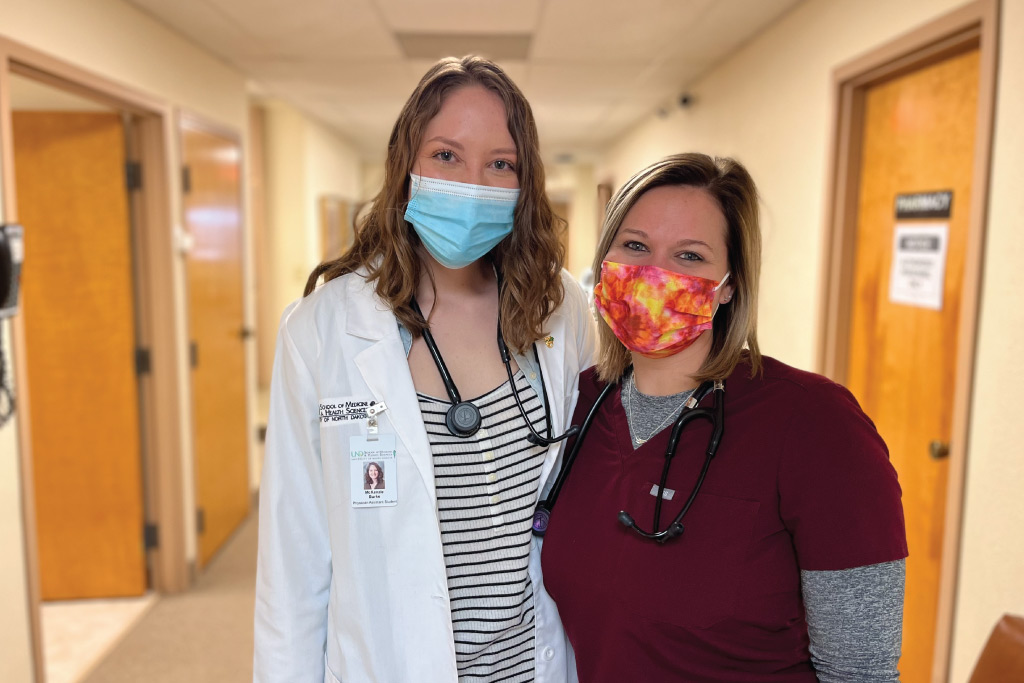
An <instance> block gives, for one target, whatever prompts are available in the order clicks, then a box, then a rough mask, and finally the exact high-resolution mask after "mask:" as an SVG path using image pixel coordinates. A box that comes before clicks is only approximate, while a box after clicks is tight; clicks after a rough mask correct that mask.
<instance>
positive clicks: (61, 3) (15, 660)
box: [0, 0, 247, 683]
mask: <svg viewBox="0 0 1024 683" xmlns="http://www.w3.org/2000/svg"><path fill="white" fill-rule="evenodd" d="M0 18H2V19H0V35H3V36H4V37H7V38H11V39H13V40H16V41H18V42H20V43H23V44H26V45H28V46H30V47H32V48H34V49H36V50H38V51H40V52H44V53H46V54H48V55H50V56H52V57H57V58H59V59H62V60H64V61H66V62H69V63H72V64H74V65H76V66H78V67H81V68H84V69H86V70H88V71H91V72H93V73H95V74H98V75H100V76H102V77H104V78H106V79H109V80H113V81H117V82H120V83H122V84H124V85H127V86H130V87H133V88H135V89H137V90H139V91H141V92H144V93H146V94H148V95H151V96H155V97H158V98H161V99H163V100H164V101H166V102H168V103H171V104H173V105H175V106H178V107H181V108H183V109H186V110H189V111H191V112H194V113H196V114H199V115H201V116H203V117H206V118H208V119H210V120H211V121H213V122H216V123H218V124H220V125H222V126H225V127H228V128H231V129H233V130H235V131H237V132H238V133H239V134H240V135H241V136H242V137H243V139H244V135H245V130H246V125H247V122H246V111H247V109H246V108H247V97H246V90H245V81H244V79H243V78H242V76H241V75H240V74H239V73H237V72H236V71H234V70H233V69H231V68H230V67H228V66H227V65H225V64H224V63H222V62H220V61H219V60H217V59H214V58H213V57H211V56H210V55H209V54H207V53H205V52H203V51H201V50H199V49H198V48H196V47H195V46H194V45H193V44H192V43H190V42H188V41H186V40H184V39H183V38H181V37H179V36H178V35H177V34H175V33H173V32H171V31H170V30H168V29H167V28H165V27H164V26H163V25H162V24H159V23H158V22H156V21H154V20H153V19H151V18H150V17H149V16H148V15H146V14H144V13H142V12H140V11H138V10H137V9H135V8H134V7H132V6H131V5H128V4H127V3H124V2H121V1H120V0H90V1H89V2H82V1H81V0H32V2H24V1H23V0H0ZM177 152H178V151H177V150H176V149H175V150H172V155H173V160H174V163H175V165H177ZM172 184H173V185H174V192H175V194H174V196H178V194H177V177H176V175H172ZM172 216H173V220H174V223H175V224H176V225H180V224H181V207H180V203H178V202H173V204H172ZM175 277H176V298H177V309H176V316H177V318H178V320H179V323H180V329H181V332H182V334H181V337H180V339H179V349H180V357H179V377H180V378H181V380H182V382H183V383H184V386H186V387H187V386H188V384H187V380H188V365H187V357H186V352H187V345H186V344H185V325H184V320H185V308H184V301H185V298H184V289H183V281H184V278H183V270H182V268H181V262H180V261H178V262H177V268H176V273H175ZM8 348H9V347H8ZM181 414H182V424H181V428H182V432H183V433H184V434H189V433H191V422H190V419H189V415H190V409H189V397H188V394H187V391H186V392H185V393H184V394H183V397H182V411H181ZM16 444H17V435H16V429H15V427H14V426H13V424H9V425H8V426H6V427H5V428H4V429H3V430H0V493H2V497H0V538H2V539H3V540H4V541H8V542H6V543H5V545H4V546H3V547H4V548H5V552H4V560H3V562H2V563H0V604H3V605H4V606H5V609H4V618H3V620H0V621H2V627H0V662H2V664H0V679H2V680H4V681H11V683H22V682H23V681H29V680H31V652H30V649H29V647H28V638H29V635H28V620H27V617H26V618H24V619H22V614H23V612H22V610H20V609H17V608H14V609H9V608H8V606H10V605H15V606H17V605H22V604H24V603H25V594H24V581H25V577H24V556H23V554H22V553H23V543H22V539H21V535H22V534H21V529H22V519H21V514H20V509H21V492H20V481H19V475H18V469H17V458H18V455H17V446H16ZM183 445H184V449H185V452H184V454H183V456H184V457H183V461H184V468H185V472H184V475H185V481H186V482H192V481H193V479H192V468H191V463H192V458H191V448H190V446H191V444H190V442H189V441H188V439H185V440H183ZM187 494H188V498H189V500H187V501H186V507H185V517H186V523H185V528H186V530H187V533H188V537H187V539H186V541H187V552H188V554H189V557H194V556H195V548H196V543H195V533H194V528H195V527H194V524H193V521H194V513H193V510H194V507H193V504H192V502H191V500H192V499H193V491H192V490H191V487H189V490H188V491H187ZM9 537H10V538H9Z"/></svg>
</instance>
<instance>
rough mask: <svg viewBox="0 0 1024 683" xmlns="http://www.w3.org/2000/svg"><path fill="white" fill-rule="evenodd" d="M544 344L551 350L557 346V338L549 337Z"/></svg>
mask: <svg viewBox="0 0 1024 683" xmlns="http://www.w3.org/2000/svg"><path fill="white" fill-rule="evenodd" d="M544 344H545V345H547V347H548V348H549V349H550V348H551V347H553V346H554V345H555V338H554V337H552V336H548V337H547V338H546V339H545V340H544Z"/></svg>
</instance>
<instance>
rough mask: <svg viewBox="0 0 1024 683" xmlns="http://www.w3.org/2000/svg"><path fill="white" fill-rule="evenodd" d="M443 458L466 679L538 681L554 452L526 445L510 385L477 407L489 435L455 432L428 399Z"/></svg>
mask: <svg viewBox="0 0 1024 683" xmlns="http://www.w3.org/2000/svg"><path fill="white" fill-rule="evenodd" d="M515 383H516V387H517V390H518V392H519V396H520V399H521V400H522V402H523V407H524V409H525V410H526V414H527V415H528V416H529V419H530V421H531V422H532V423H533V425H534V429H536V430H537V431H538V432H540V433H543V431H544V430H545V429H546V420H545V417H544V407H543V405H542V404H541V401H540V399H539V398H538V397H537V393H536V392H535V391H534V390H533V388H532V387H530V384H529V383H528V382H527V381H526V377H525V376H524V375H523V372H522V371H519V372H518V373H517V374H516V376H515ZM419 400H420V410H421V412H422V413H423V422H424V424H425V425H426V428H427V437H428V438H429V440H430V451H431V453H432V455H433V459H434V485H435V488H436V490H437V507H438V519H439V521H440V525H441V544H442V547H443V551H444V557H445V565H446V567H447V572H448V593H449V597H450V601H451V610H452V627H453V629H454V632H455V653H456V661H457V663H458V668H459V680H460V681H467V682H473V683H484V682H486V683H497V682H498V681H502V682H504V683H524V682H531V681H533V680H534V647H535V643H534V611H533V584H532V583H531V581H530V575H529V572H528V567H529V561H530V542H531V531H530V529H531V523H532V520H533V509H534V506H535V505H536V504H537V489H538V485H539V480H540V475H541V468H542V466H543V464H544V454H545V451H546V449H545V448H544V447H543V446H535V445H533V444H531V443H530V442H528V441H527V440H526V435H527V434H528V433H529V432H528V430H527V427H526V422H525V421H524V420H523V417H522V415H521V414H520V412H519V409H518V408H517V407H516V403H515V398H514V396H513V395H512V389H511V385H510V384H509V383H508V382H506V383H504V384H502V385H501V386H500V387H498V388H497V389H494V390H493V391H491V392H488V393H487V394H484V395H483V396H481V397H479V398H476V399H473V400H472V402H473V403H474V404H476V406H477V407H478V408H479V409H480V414H481V419H482V421H481V427H480V430H479V431H478V432H477V433H476V434H474V435H473V436H471V437H469V438H465V439H463V438H459V437H456V436H452V435H451V434H450V433H449V432H448V429H447V428H446V427H445V421H444V418H445V413H446V411H447V410H448V407H449V406H450V405H451V404H450V403H448V402H447V401H441V400H439V399H435V398H431V397H429V396H424V395H422V394H420V395H419Z"/></svg>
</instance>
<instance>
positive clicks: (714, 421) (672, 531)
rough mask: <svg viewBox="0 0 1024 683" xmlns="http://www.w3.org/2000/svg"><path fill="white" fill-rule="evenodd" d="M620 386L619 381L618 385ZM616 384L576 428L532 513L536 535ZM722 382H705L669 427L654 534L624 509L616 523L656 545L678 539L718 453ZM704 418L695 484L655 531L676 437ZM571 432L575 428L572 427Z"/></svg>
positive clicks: (722, 416)
mask: <svg viewBox="0 0 1024 683" xmlns="http://www.w3.org/2000/svg"><path fill="white" fill-rule="evenodd" d="M620 384H621V382H620ZM615 386H616V385H615V384H608V385H607V386H605V388H604V389H603V390H602V391H601V393H600V394H599V395H598V397H597V401H595V402H594V405H593V407H591V409H590V411H589V412H588V413H587V417H586V419H585V420H583V426H582V427H581V428H579V430H578V431H579V436H578V437H577V438H576V440H575V441H574V442H573V444H572V447H571V448H570V449H569V451H568V452H567V453H566V454H565V459H564V460H563V461H562V468H561V469H560V470H559V472H558V478H556V479H555V483H554V485H552V487H551V490H550V491H549V492H548V497H547V498H545V499H544V500H542V501H541V502H540V503H538V504H537V509H536V511H535V512H534V513H533V533H534V534H535V535H537V536H543V535H544V534H545V533H546V532H547V530H548V523H549V522H550V520H551V511H552V509H554V507H555V501H556V500H557V499H558V494H559V492H560V491H561V490H562V485H563V484H565V480H566V479H567V478H568V476H569V470H570V469H571V468H572V464H573V461H574V460H576V455H577V454H578V453H579V451H580V446H582V444H583V439H584V438H586V435H587V432H588V431H589V430H590V423H591V422H593V420H594V416H595V415H597V411H598V409H599V408H600V407H601V404H602V403H603V402H604V400H605V398H607V397H608V394H609V393H611V391H612V389H614V388H615ZM712 392H714V394H715V396H714V404H713V405H712V407H711V408H697V406H698V405H699V404H700V402H701V401H703V400H704V398H705V397H706V396H707V395H708V394H709V393H712ZM724 396H725V382H723V381H722V380H713V381H712V380H708V381H707V382H704V383H703V384H701V385H700V386H699V387H697V390H696V391H695V392H694V393H693V396H691V397H690V398H689V399H688V400H687V401H686V407H684V408H683V410H682V412H680V413H679V417H677V418H676V421H675V424H674V425H673V426H672V434H671V436H670V437H669V440H668V446H666V447H665V464H664V466H663V467H662V469H661V481H660V483H659V484H658V498H657V502H655V504H654V531H652V532H651V531H644V530H643V529H641V528H640V527H639V526H637V523H636V522H635V521H634V520H633V517H632V516H631V515H630V514H629V513H628V512H626V511H625V510H621V511H619V522H621V523H622V524H623V526H626V527H627V528H629V529H632V530H633V531H635V532H636V533H637V534H639V535H640V536H643V537H644V538H649V539H651V540H652V541H657V542H658V543H665V542H666V541H671V540H672V539H673V538H676V537H677V536H681V535H682V533H683V524H682V521H683V517H684V516H685V515H686V513H687V511H688V510H689V509H690V506H691V505H692V504H693V501H694V499H695V498H696V497H697V493H698V492H700V487H701V486H703V484H704V477H705V475H707V473H708V467H709V466H710V465H711V460H712V459H713V458H714V457H715V453H717V452H718V445H719V443H721V441H722V433H723V431H724V422H725V400H724ZM697 419H705V420H708V421H709V422H711V426H712V429H711V438H710V439H708V447H707V450H706V451H705V457H704V466H703V467H701V470H700V476H699V477H697V483H696V484H694V486H693V490H692V491H691V492H690V497H689V498H687V500H686V504H685V505H683V509H682V510H680V511H679V514H678V515H676V518H675V519H674V520H672V523H671V524H669V525H668V528H667V529H664V530H663V531H658V526H659V525H660V523H661V503H662V500H663V496H664V492H665V483H666V481H667V480H668V470H669V468H670V467H671V466H672V458H674V457H675V454H676V446H677V445H678V443H679V435H680V433H681V432H682V430H683V427H684V426H685V425H686V424H687V423H688V422H690V421H691V420H697ZM571 429H576V428H575V427H573V428H571Z"/></svg>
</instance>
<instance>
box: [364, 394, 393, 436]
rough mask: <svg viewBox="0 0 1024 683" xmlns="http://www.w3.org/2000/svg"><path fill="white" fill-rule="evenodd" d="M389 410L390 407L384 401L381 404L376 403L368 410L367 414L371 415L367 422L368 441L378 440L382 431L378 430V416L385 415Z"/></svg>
mask: <svg viewBox="0 0 1024 683" xmlns="http://www.w3.org/2000/svg"><path fill="white" fill-rule="evenodd" d="M387 409H388V406H387V404H386V403H384V401H381V402H380V403H374V404H373V405H372V406H370V407H369V408H367V409H366V413H367V415H369V419H367V421H366V440H367V441H376V440H377V436H378V434H379V433H380V430H379V429H378V424H377V416H378V415H380V414H381V413H383V412H384V411H385V410H387Z"/></svg>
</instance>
